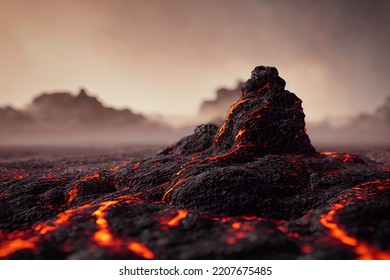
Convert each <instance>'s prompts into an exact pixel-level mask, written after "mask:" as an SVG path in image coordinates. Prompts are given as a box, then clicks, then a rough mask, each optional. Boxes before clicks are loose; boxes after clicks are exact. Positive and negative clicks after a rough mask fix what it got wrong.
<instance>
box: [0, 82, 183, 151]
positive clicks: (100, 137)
mask: <svg viewBox="0 0 390 280" xmlns="http://www.w3.org/2000/svg"><path fill="white" fill-rule="evenodd" d="M0 129H1V131H3V132H5V133H3V134H2V135H0V144H15V143H16V144H18V143H23V144H29V143H30V142H31V143H34V144H36V143H39V144H40V143H46V142H49V143H57V142H58V141H59V142H60V143H61V144H67V143H70V142H71V143H76V142H83V143H87V142H93V143H100V142H105V143H106V142H110V143H111V142H114V143H117V142H123V143H127V142H142V143H144V142H145V143H158V142H160V141H161V142H169V143H170V142H171V141H173V140H174V139H176V138H177V137H178V136H181V134H179V135H178V134H177V133H178V132H177V131H173V129H171V128H170V127H169V126H167V125H162V124H160V123H158V122H156V121H151V120H149V119H148V118H147V117H145V116H143V115H142V114H136V113H134V112H132V111H131V110H130V109H123V110H117V109H114V108H109V107H105V106H104V105H103V104H102V103H101V102H100V101H99V100H98V99H97V98H96V97H93V96H91V95H89V94H87V92H86V90H85V89H81V90H80V91H79V93H78V94H77V95H73V94H72V93H70V92H54V93H43V94H41V95H39V96H37V97H35V98H34V99H33V101H32V103H31V104H30V105H29V106H27V107H26V108H25V109H24V110H16V109H13V108H11V107H5V108H0Z"/></svg>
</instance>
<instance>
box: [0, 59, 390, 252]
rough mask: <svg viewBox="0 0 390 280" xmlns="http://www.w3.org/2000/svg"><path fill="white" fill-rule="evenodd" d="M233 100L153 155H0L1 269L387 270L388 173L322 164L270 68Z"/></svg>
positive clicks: (364, 161)
mask: <svg viewBox="0 0 390 280" xmlns="http://www.w3.org/2000/svg"><path fill="white" fill-rule="evenodd" d="M241 92H242V97H241V98H240V99H239V100H238V101H237V102H236V103H235V104H233V105H232V106H231V108H230V110H229V111H228V112H227V115H226V119H225V123H224V124H223V125H222V126H217V125H215V124H204V125H201V126H198V127H197V128H196V129H195V131H194V134H192V135H190V136H187V137H184V138H182V139H181V140H179V141H178V142H176V143H175V144H173V145H172V146H169V147H167V148H163V149H161V150H160V151H159V152H156V151H155V150H153V149H146V148H145V149H142V148H140V149H138V150H135V149H133V150H131V151H130V150H121V151H118V150H117V151H115V152H110V153H108V152H107V153H104V152H103V151H100V152H99V151H96V150H95V151H93V152H91V153H88V154H83V153H77V152H73V153H70V154H66V153H60V152H59V151H52V153H49V152H47V151H46V152H32V151H27V150H26V151H12V150H2V151H0V154H1V161H0V172H1V173H0V213H1V215H0V258H1V259H390V215H389V213H390V171H389V169H388V167H387V165H386V163H384V162H380V161H375V160H374V159H372V158H370V159H368V158H366V157H363V156H360V155H355V154H350V153H338V152H332V151H317V150H316V149H315V147H313V145H312V144H311V141H310V139H309V136H308V135H307V134H306V128H305V121H304V117H305V115H304V113H303V109H302V101H301V100H300V99H299V98H298V97H297V96H296V95H295V94H294V93H292V92H289V91H287V90H285V81H284V80H283V79H282V78H281V77H279V74H278V71H277V70H276V68H273V67H264V66H258V67H256V68H255V69H254V70H253V71H252V75H251V78H250V79H249V80H248V81H247V82H246V83H245V84H244V85H243V86H242V87H241ZM113 137H115V136H113ZM59 154H60V156H59Z"/></svg>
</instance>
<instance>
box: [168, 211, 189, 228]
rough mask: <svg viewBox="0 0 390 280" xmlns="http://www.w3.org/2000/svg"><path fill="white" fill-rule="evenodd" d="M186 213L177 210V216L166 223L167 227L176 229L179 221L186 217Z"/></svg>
mask: <svg viewBox="0 0 390 280" xmlns="http://www.w3.org/2000/svg"><path fill="white" fill-rule="evenodd" d="M187 215H188V211H186V210H177V216H176V217H174V218H173V219H172V220H170V221H168V223H167V225H168V226H171V227H177V226H179V225H180V221H181V220H183V219H184V218H185V217H187Z"/></svg>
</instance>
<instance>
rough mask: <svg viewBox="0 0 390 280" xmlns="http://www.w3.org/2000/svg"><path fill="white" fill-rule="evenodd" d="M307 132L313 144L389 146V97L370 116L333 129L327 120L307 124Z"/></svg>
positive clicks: (365, 115)
mask: <svg viewBox="0 0 390 280" xmlns="http://www.w3.org/2000/svg"><path fill="white" fill-rule="evenodd" d="M308 132H309V134H310V137H311V139H312V140H313V142H314V143H318V144H320V145H321V144H323V145H329V144H333V143H338V144H339V145H343V146H349V145H385V146H389V145H390V144H389V143H390V96H389V97H388V98H387V99H386V100H385V102H384V103H383V105H382V106H380V107H379V108H378V109H377V110H375V112H374V113H372V114H367V113H364V114H360V115H358V116H356V117H352V118H350V120H349V122H347V123H346V124H344V125H342V126H338V127H334V126H332V125H330V124H329V122H328V120H326V119H325V120H324V121H323V122H322V123H319V124H313V123H310V122H309V123H308Z"/></svg>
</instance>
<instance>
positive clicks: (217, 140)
mask: <svg viewBox="0 0 390 280" xmlns="http://www.w3.org/2000/svg"><path fill="white" fill-rule="evenodd" d="M225 129H226V123H224V124H223V125H222V126H221V128H220V129H219V131H218V134H217V137H215V140H214V143H213V146H214V145H215V144H216V143H219V142H221V140H222V136H223V134H224V133H225Z"/></svg>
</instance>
